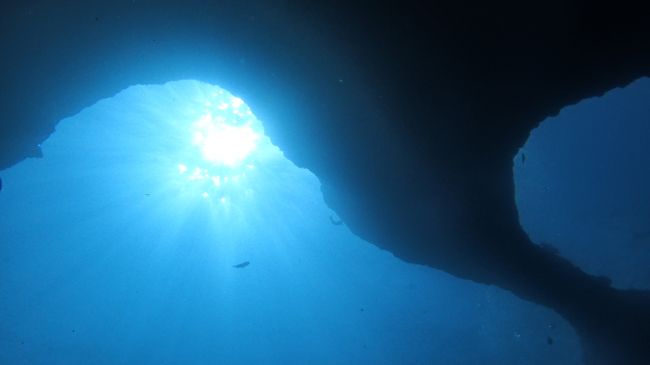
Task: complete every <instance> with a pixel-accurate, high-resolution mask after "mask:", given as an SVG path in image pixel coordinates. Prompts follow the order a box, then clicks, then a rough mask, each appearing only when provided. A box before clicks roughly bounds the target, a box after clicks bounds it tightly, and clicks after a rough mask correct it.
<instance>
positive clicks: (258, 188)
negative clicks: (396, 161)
mask: <svg viewBox="0 0 650 365" xmlns="http://www.w3.org/2000/svg"><path fill="white" fill-rule="evenodd" d="M234 100H235V99H234V97H233V96H232V95H230V94H229V93H227V91H225V90H222V89H219V88H218V87H216V86H212V85H207V84H202V83H199V82H196V81H179V82H173V83H169V84H165V85H150V86H134V87H131V88H128V89H126V90H124V91H123V92H121V93H119V94H118V95H115V96H114V97H111V98H109V99H105V100H101V101H99V102H97V103H96V104H95V105H92V106H90V107H88V108H87V109H85V110H83V111H82V112H80V113H79V114H78V115H75V116H72V117H70V118H67V119H65V120H63V121H61V122H60V123H59V124H58V126H57V131H56V132H55V133H54V134H53V135H52V136H50V138H49V139H48V140H47V141H45V142H44V143H43V146H42V148H43V152H44V158H42V159H29V160H26V161H23V162H21V163H20V164H18V165H16V166H14V167H12V168H10V169H7V170H5V171H3V172H2V178H3V180H4V186H3V191H2V192H1V193H0V208H1V211H2V219H1V220H0V277H1V278H2V280H1V281H0V323H1V325H0V363H1V364H283V365H286V364H477V363H485V364H524V363H525V364H550V363H552V364H577V363H579V360H580V349H579V342H578V339H577V337H576V335H575V333H574V331H573V329H571V328H570V327H569V326H568V324H567V323H566V322H565V321H563V320H562V319H561V318H560V317H559V316H558V315H556V314H555V313H553V312H551V311H550V310H548V309H545V308H543V307H540V306H537V305H534V304H531V303H528V302H525V301H522V300H520V299H518V298H516V297H514V296H513V295H512V294H510V293H508V292H505V291H503V290H500V289H498V288H494V287H488V286H484V285H478V284H475V283H472V282H469V281H465V280H460V279H457V278H454V277H451V276H450V275H447V274H445V273H443V272H440V271H437V270H434V269H432V268H428V267H423V266H417V265H412V264H407V263H404V262H402V261H400V260H399V259H397V258H395V257H393V256H392V255H391V254H390V253H388V252H385V251H382V250H380V249H378V248H376V247H375V246H373V245H372V244H370V243H367V242H364V241H363V240H361V239H360V238H358V237H356V236H354V235H353V234H352V233H351V232H350V231H349V230H348V228H347V227H346V226H345V224H342V225H334V224H332V223H331V220H330V217H333V218H334V219H336V217H337V216H336V213H335V212H332V211H331V210H330V209H329V208H328V207H327V206H326V205H325V203H324V202H323V199H322V197H321V193H320V183H319V181H318V179H317V177H316V176H314V175H313V174H312V173H311V172H310V171H308V170H306V169H301V168H299V167H297V166H295V165H294V164H293V163H291V162H290V161H289V160H287V159H286V158H285V157H284V155H283V154H282V152H281V150H280V149H279V148H278V147H276V146H274V145H273V144H272V141H271V140H270V139H269V138H268V137H267V136H265V135H264V129H263V124H262V123H263V122H261V121H258V120H257V119H256V118H255V117H254V114H251V113H248V111H249V109H247V108H248V107H247V106H246V105H245V104H243V105H240V106H238V107H235V105H234V104H233V101H234ZM222 102H225V103H226V104H228V105H226V106H225V107H224V108H223V109H220V106H222V104H223V103H222ZM251 108H253V109H254V106H251ZM235 109H238V110H235ZM252 112H254V110H252ZM206 115H208V116H209V117H208V119H209V120H211V121H213V122H214V121H215V120H216V119H217V117H218V116H222V117H224V118H233V119H228V122H227V123H230V124H231V125H232V126H237V127H242V126H245V127H246V128H249V130H250V131H252V132H254V134H255V138H254V142H255V149H254V150H253V151H249V153H248V154H246V155H245V156H244V157H242V155H241V154H240V155H239V157H234V158H233V157H232V156H231V158H230V159H229V160H228V161H229V164H230V165H229V166H224V164H223V163H221V164H220V163H219V161H221V162H223V159H222V158H221V157H218V156H217V157H215V155H214V151H212V152H210V151H208V152H206V151H204V150H203V149H202V144H201V142H200V141H201V140H202V138H203V140H205V138H207V136H208V135H209V134H210V132H209V131H207V130H206V129H205V128H204V127H205V126H203V127H201V124H200V123H199V124H197V121H200V120H202V118H205V117H206ZM204 120H205V119H204ZM215 123H216V122H215ZM208 129H210V128H208ZM197 133H199V134H201V133H203V134H202V137H197ZM249 136H250V135H249ZM231 137H232V138H235V137H236V136H231ZM197 138H198V139H197ZM525 149H526V151H529V152H528V154H529V157H528V161H529V162H527V164H528V165H527V166H526V168H528V167H529V166H534V164H536V163H539V162H536V161H539V160H538V159H539V158H540V157H539V156H538V153H537V152H535V151H536V150H535V148H534V147H533V146H532V145H527V146H526V147H525ZM540 154H541V152H540ZM222 157H223V156H222ZM226 176H228V177H229V179H228V182H226V180H225V177H226ZM235 176H238V177H237V178H236V179H235ZM518 176H520V175H518ZM217 177H218V178H219V179H218V180H219V183H218V184H217V183H216V180H215V179H216V178H217ZM527 178H528V179H532V177H530V176H528V177H527ZM535 178H538V177H535ZM549 178H550V176H549ZM521 179H524V178H523V177H522V178H521ZM520 186H522V185H518V189H519V190H518V191H519V192H522V191H523V190H522V188H521V187H520ZM522 214H523V213H522ZM524 218H525V220H530V219H529V217H524ZM540 227H541V226H540ZM553 227H557V225H556V226H553ZM563 232H564V231H563ZM535 234H536V235H537V234H538V233H535ZM540 234H541V233H540ZM553 242H555V240H553ZM558 245H560V243H558ZM562 251H563V252H564V246H562ZM246 261H247V262H249V265H248V266H245V267H242V268H236V267H233V266H235V265H237V264H240V263H242V262H246ZM549 339H551V340H552V343H549V342H550V341H549Z"/></svg>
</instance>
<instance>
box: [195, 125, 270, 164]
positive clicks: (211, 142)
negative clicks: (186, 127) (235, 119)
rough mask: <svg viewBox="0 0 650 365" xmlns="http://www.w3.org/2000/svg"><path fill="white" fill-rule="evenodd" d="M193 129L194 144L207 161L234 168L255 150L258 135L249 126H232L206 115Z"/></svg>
mask: <svg viewBox="0 0 650 365" xmlns="http://www.w3.org/2000/svg"><path fill="white" fill-rule="evenodd" d="M194 128H195V129H196V132H195V133H194V144H195V145H197V146H199V148H200V149H201V153H202V154H203V158H205V159H206V160H207V161H210V162H213V163H216V164H219V165H225V166H229V167H235V166H237V165H239V164H241V162H242V161H244V159H246V157H247V156H248V155H249V154H250V153H251V152H252V151H253V150H255V147H256V146H255V144H256V142H257V139H258V138H259V135H258V134H257V133H255V132H254V131H253V130H252V129H251V127H250V126H247V125H244V126H234V125H230V124H228V123H227V120H226V119H225V118H223V117H220V116H219V117H216V118H213V117H212V114H206V115H204V116H203V117H202V118H201V119H199V120H198V121H197V122H196V123H195V125H194Z"/></svg>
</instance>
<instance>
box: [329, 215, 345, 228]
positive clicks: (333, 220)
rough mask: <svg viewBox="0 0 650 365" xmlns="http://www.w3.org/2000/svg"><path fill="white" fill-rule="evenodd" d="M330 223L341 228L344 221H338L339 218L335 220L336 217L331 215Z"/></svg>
mask: <svg viewBox="0 0 650 365" xmlns="http://www.w3.org/2000/svg"><path fill="white" fill-rule="evenodd" d="M330 222H332V224H333V225H335V226H340V225H341V224H343V221H342V220H340V219H338V218H335V217H334V216H333V215H331V214H330Z"/></svg>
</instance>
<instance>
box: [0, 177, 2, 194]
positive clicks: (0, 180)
mask: <svg viewBox="0 0 650 365" xmlns="http://www.w3.org/2000/svg"><path fill="white" fill-rule="evenodd" d="M0 191H2V178H0Z"/></svg>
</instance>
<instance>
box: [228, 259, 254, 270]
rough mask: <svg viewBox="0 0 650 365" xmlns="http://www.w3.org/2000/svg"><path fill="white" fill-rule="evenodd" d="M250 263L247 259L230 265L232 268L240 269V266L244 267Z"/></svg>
mask: <svg viewBox="0 0 650 365" xmlns="http://www.w3.org/2000/svg"><path fill="white" fill-rule="evenodd" d="M250 264H251V263H250V262H249V261H244V262H242V263H239V264H237V265H232V267H234V268H236V269H241V268H244V267H246V266H248V265H250Z"/></svg>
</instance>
